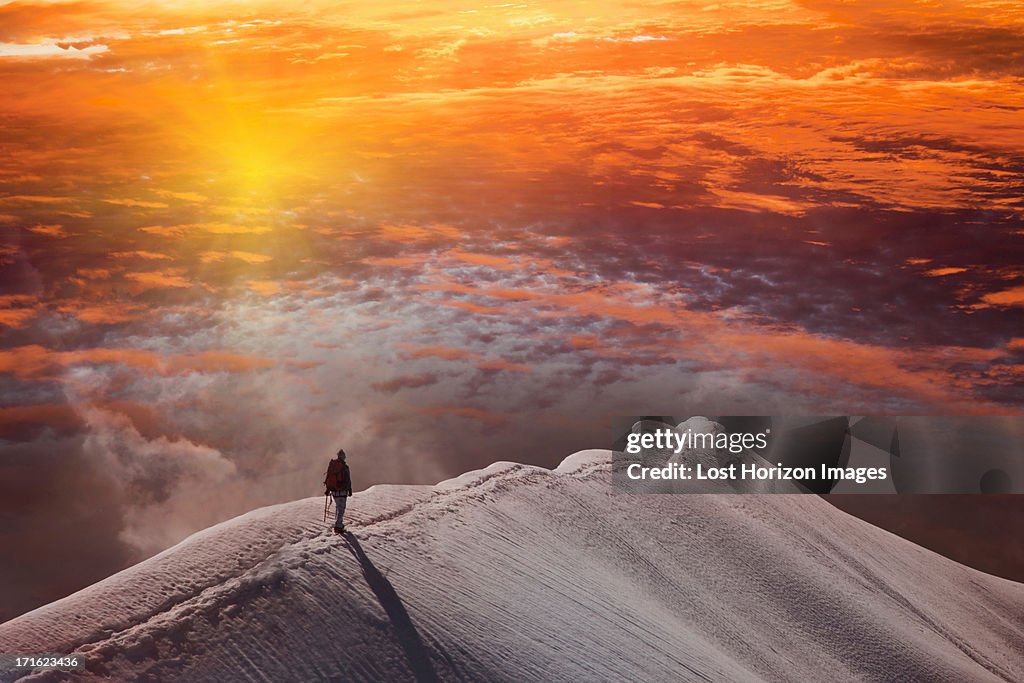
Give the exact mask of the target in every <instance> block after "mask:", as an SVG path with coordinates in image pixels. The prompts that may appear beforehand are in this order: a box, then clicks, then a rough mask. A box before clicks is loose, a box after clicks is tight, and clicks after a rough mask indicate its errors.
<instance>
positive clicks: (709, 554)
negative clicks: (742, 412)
mask: <svg viewBox="0 0 1024 683" xmlns="http://www.w3.org/2000/svg"><path fill="white" fill-rule="evenodd" d="M322 506H323V499H322V498H309V499H305V500H300V501H296V502H293V503H286V504H282V505H277V506H273V507H268V508H262V509H260V510H255V511H253V512H251V513H248V514H246V515H243V516H241V517H238V518H236V519H233V520H230V521H228V522H225V523H223V524H219V525H217V526H214V527H211V528H210V529H207V530H205V531H202V532H200V533H197V534H195V535H193V536H191V537H189V538H188V539H186V540H185V541H183V542H181V543H180V544H178V545H177V546H175V547H173V548H170V549H168V550H166V551H164V552H163V553H161V554H159V555H157V556H155V557H153V558H151V559H149V560H147V561H145V562H142V563H140V564H138V565H136V566H134V567H131V568H129V569H126V570H124V571H122V572H120V573H118V574H116V575H114V576H112V577H110V578H108V579H106V580H104V581H101V582H100V583H97V584H95V585H93V586H90V587H88V588H86V589H84V590H82V591H79V592H78V593H76V594H74V595H71V596H69V597H67V598H64V599H63V600H59V601H57V602H54V603H52V604H50V605H47V606H45V607H42V608H40V609H37V610H35V611H33V612H30V613H28V614H26V615H23V616H21V617H19V618H17V619H14V620H12V621H9V622H7V623H5V624H2V625H0V652H17V653H23V654H27V653H33V652H35V653H42V652H46V653H59V654H71V653H77V654H80V655H83V656H84V657H85V660H86V662H87V664H86V671H85V672H82V673H80V674H76V675H75V677H77V676H87V675H89V676H91V675H97V676H101V677H109V678H111V679H113V680H160V681H163V680H182V681H206V680H209V681H233V680H246V681H248V680H252V681H291V680H295V681H310V680H346V681H348V680H488V681H491V680H508V681H513V680H514V681H523V680H537V681H556V680H565V681H582V680H649V681H656V680H657V681H660V680H713V681H722V680H737V681H745V680H819V681H820V680H851V679H869V680H959V681H963V680H1006V681H1020V680H1024V585H1021V584H1017V583H1014V582H1011V581H1006V580H1003V579H999V578H995V577H991V576H988V575H986V574H982V573H980V572H977V571H975V570H972V569H969V568H967V567H964V566H962V565H959V564H956V563H955V562H952V561H950V560H948V559H946V558H943V557H941V556H939V555H937V554H935V553H932V552H930V551H928V550H925V549H922V548H920V547H918V546H915V545H913V544H911V543H909V542H907V541H905V540H903V539H900V538H898V537H896V536H893V535H891V534H889V533H887V532H885V531H882V530H880V529H877V528H875V527H873V526H870V525H869V524H867V523H865V522H862V521H860V520H857V519H855V518H853V517H850V516H848V515H846V514H844V513H842V512H840V511H838V510H836V509H834V508H833V507H831V506H830V505H828V504H827V503H825V502H824V501H822V500H820V499H818V498H816V497H814V496H782V495H775V496H738V495H731V496H730V495H690V496H687V495H649V496H625V495H615V494H613V493H612V490H611V486H610V453H609V452H608V451H584V452H582V453H577V454H575V455H573V456H570V457H569V458H567V459H566V460H565V461H564V462H563V463H562V465H560V466H559V467H558V468H556V469H555V470H546V469H543V468H538V467H531V466H525V465H518V464H514V463H496V464H494V465H491V466H490V467H488V468H486V469H484V470H479V471H475V472H470V473H467V474H465V475H462V476H460V477H458V478H456V479H452V480H449V481H446V482H442V483H441V484H438V485H437V486H434V487H429V486H415V487H413V486H375V487H373V488H371V489H368V490H367V491H364V492H361V493H359V494H356V496H354V497H353V498H352V499H351V501H350V503H349V513H348V516H347V519H348V521H349V523H350V525H351V529H352V531H353V532H354V536H351V537H347V538H345V537H338V536H335V535H333V534H329V533H327V532H326V525H324V523H323V521H322V520H323V507H322ZM10 678H12V676H11V675H10V674H6V675H0V679H3V680H9V679H10ZM66 678H67V674H58V673H52V672H51V673H36V674H34V675H31V676H26V679H27V680H64V679H66Z"/></svg>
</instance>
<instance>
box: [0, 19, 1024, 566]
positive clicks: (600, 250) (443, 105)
mask: <svg viewBox="0 0 1024 683" xmlns="http://www.w3.org/2000/svg"><path fill="white" fill-rule="evenodd" d="M1019 10H1020V8H1019V7H1015V6H1014V4H1013V3H1007V2H1001V1H996V0H993V1H991V2H979V3H962V2H914V3H894V2H864V3H857V4H856V5H851V4H848V3H845V2H786V1H784V0H783V1H782V2H775V1H773V2H763V3H760V4H759V3H757V2H734V3H730V2H724V3H723V2H718V3H714V4H702V3H694V2H631V3H615V2H604V3H602V2H585V3H584V2H545V3H537V4H527V3H499V4H494V5H481V4H479V3H473V2H445V1H440V2H431V3H421V2H415V3H414V2H375V3H363V2H347V3H307V4H304V5H302V7H301V8H293V7H291V6H289V5H286V4H284V3H278V2H261V3H252V2H248V3H241V2H236V3H219V4H218V3H209V2H179V3H141V4H140V3H126V2H125V3H120V2H91V1H89V0H83V1H76V2H21V1H16V2H0V83H2V86H3V96H2V97H0V150H2V154H0V230H2V235H3V240H2V242H0V273H2V275H0V286H2V290H0V382H2V385H3V404H2V405H0V415H2V416H3V419H2V420H0V436H2V437H3V438H4V439H5V441H3V442H0V444H5V445H4V446H3V447H4V448H5V449H6V450H8V452H9V453H10V454H11V455H10V456H9V458H10V462H13V463H17V462H22V461H21V460H18V458H27V459H32V458H35V459H36V460H34V461H33V462H43V463H47V462H49V463H50V464H49V465H39V466H40V467H43V466H48V467H56V464H54V462H51V461H49V460H46V458H45V457H43V456H41V455H40V453H53V452H69V453H74V454H76V456H75V457H76V460H75V462H76V463H78V464H77V465H76V467H79V468H80V469H81V471H82V472H83V473H85V474H83V476H88V477H90V478H91V479H95V481H96V482H97V483H96V486H100V487H105V488H104V490H106V491H107V494H108V495H109V496H110V497H111V499H112V500H116V501H117V505H118V506H119V509H120V510H122V511H123V512H124V514H122V515H120V517H118V521H117V522H112V524H113V525H114V526H113V532H112V534H113V535H114V536H117V537H118V538H120V542H122V543H124V544H126V546H127V547H129V548H131V549H132V551H133V552H136V551H138V552H151V551H152V550H154V549H158V548H161V547H164V546H166V545H167V544H168V543H170V542H173V541H175V540H177V539H178V538H181V537H182V536H183V535H184V534H186V533H188V532H189V531H191V530H193V529H195V528H199V527H201V526H205V525H207V524H209V523H211V522H212V521H216V520H217V519H221V518H223V517H225V516H227V515H230V514H235V513H237V512H239V511H242V510H244V509H249V508H250V507H253V506H255V505H258V504H262V503H265V502H276V501H279V500H286V499H291V498H295V497H298V496H301V495H307V494H308V490H307V489H308V480H309V477H311V476H313V477H314V478H315V477H316V476H317V475H316V474H315V473H314V470H318V469H319V468H320V460H321V459H322V456H323V455H324V454H325V453H327V454H329V453H331V452H333V450H335V449H336V448H337V444H338V443H339V442H344V443H345V444H346V450H348V451H349V452H350V453H360V452H363V453H367V454H369V453H372V454H373V458H374V460H373V465H372V467H368V468H364V469H363V476H364V479H363V480H362V483H363V484H368V483H371V482H372V481H436V480H437V479H440V478H443V477H445V476H449V475H452V474H455V473H457V472H461V471H462V470H464V469H466V468H468V467H471V466H476V465H479V464H481V463H483V462H490V461H492V460H495V459H499V458H504V459H513V460H528V461H533V462H545V463H548V464H550V463H552V462H555V461H557V459H558V458H560V457H561V456H563V455H565V454H566V453H567V452H568V450H569V449H572V448H578V447H591V446H602V445H604V444H603V442H602V440H601V439H602V438H603V436H601V435H603V434H604V433H605V432H604V431H603V429H604V427H603V425H605V424H606V422H605V421H606V419H607V417H608V416H609V415H613V414H619V413H621V414H639V413H648V412H653V413H667V414H682V413H687V412H690V411H693V412H698V413H715V412H716V411H719V410H722V411H728V412H737V413H754V414H757V413H771V412H778V411H788V412H804V413H812V414H825V413H837V414H865V413H872V412H889V413H903V414H917V413H924V414H927V413H935V412H944V413H949V412H1004V413H1015V412H1019V411H1020V409H1021V406H1022V394H1021V390H1020V387H1021V379H1022V375H1024V370H1022V368H1024V332H1021V330H1024V326H1022V325H1021V312H1022V308H1024V267H1022V266H1021V265H1020V264H1021V263H1024V249H1022V241H1024V225H1022V221H1021V215H1022V211H1024V200H1022V197H1021V192H1022V187H1024V183H1022V172H1024V131H1022V126H1021V120H1022V117H1021V114H1022V113H1021V108H1022V106H1024V104H1022V103H1024V96H1022V95H1024V93H1022V88H1021V83H1022V80H1021V79H1022V77H1024V67H1022V66H1021V65H1022V64H1024V13H1022V12H1020V11H1019ZM595 435H597V436H595ZM166 454H171V455H172V456H173V460H172V462H173V463H174V464H173V466H172V467H171V468H170V470H168V469H167V465H166V463H167V460H166V458H165V455H166ZM47 457H48V456H47ZM167 457H171V456H167ZM25 462H28V460H25ZM12 467H15V466H14V465H12ZM91 479H90V480H91ZM236 480H237V481H240V482H241V483H239V484H237V489H236V488H234V487H235V486H236V484H234V483H233V482H235V481H236ZM154 481H161V482H164V483H163V484H161V485H159V486H157V485H156V484H153V482H154ZM208 485H219V486H222V487H224V488H226V489H227V491H226V492H225V493H223V494H222V495H219V496H217V497H216V500H214V501H213V502H211V503H210V504H209V505H204V506H196V505H195V504H194V500H195V498H194V495H195V494H194V491H195V490H196V489H197V488H198V489H200V490H205V488H204V487H206V486H208Z"/></svg>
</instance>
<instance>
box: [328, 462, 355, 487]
mask: <svg viewBox="0 0 1024 683" xmlns="http://www.w3.org/2000/svg"><path fill="white" fill-rule="evenodd" d="M347 469H348V465H346V464H345V463H344V462H342V461H341V460H332V461H331V462H330V464H328V465H327V476H326V477H325V478H324V486H325V487H326V488H327V490H328V491H347V490H348V488H349V487H350V486H351V484H350V483H349V481H351V480H350V479H349V478H348V477H347V476H345V475H346V474H347V472H346V470H347Z"/></svg>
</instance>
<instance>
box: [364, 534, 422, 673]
mask: <svg viewBox="0 0 1024 683" xmlns="http://www.w3.org/2000/svg"><path fill="white" fill-rule="evenodd" d="M345 539H346V540H347V541H348V548H349V550H350V551H351V552H352V554H353V555H354V556H355V558H356V559H357V560H358V561H359V566H360V567H362V569H363V576H364V577H365V578H366V583H367V585H368V586H369V587H370V590H372V591H373V594H374V595H376V596H377V600H378V601H379V602H380V606H381V607H383V608H384V612H385V613H387V615H388V618H389V619H391V625H392V626H393V627H394V629H395V635H396V636H397V637H398V643H399V644H400V645H401V646H402V650H404V651H405V656H406V658H407V659H408V660H409V668H411V669H412V673H413V676H415V677H416V680H417V681H418V682H420V683H428V682H431V683H432V682H435V681H438V680H439V679H438V677H437V672H435V671H434V665H433V664H432V663H431V661H430V653H429V652H428V650H427V646H426V645H425V644H424V643H423V639H422V638H420V634H419V631H417V630H416V625H415V624H413V623H412V619H411V618H410V617H409V613H408V612H407V611H406V610H405V605H403V604H402V599H401V598H400V597H398V593H397V592H396V591H395V587H394V586H392V585H391V582H390V581H388V579H387V577H386V576H384V575H383V574H381V573H380V570H379V569H377V567H375V566H374V564H373V562H372V561H371V560H370V558H369V557H367V556H366V553H365V552H364V551H363V547H362V546H361V545H359V539H357V538H356V537H355V536H353V535H352V533H351V532H347V531H346V532H345Z"/></svg>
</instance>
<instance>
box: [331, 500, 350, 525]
mask: <svg viewBox="0 0 1024 683" xmlns="http://www.w3.org/2000/svg"><path fill="white" fill-rule="evenodd" d="M347 503H348V496H334V528H335V529H342V528H344V526H345V522H344V517H345V505H346V504H347Z"/></svg>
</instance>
